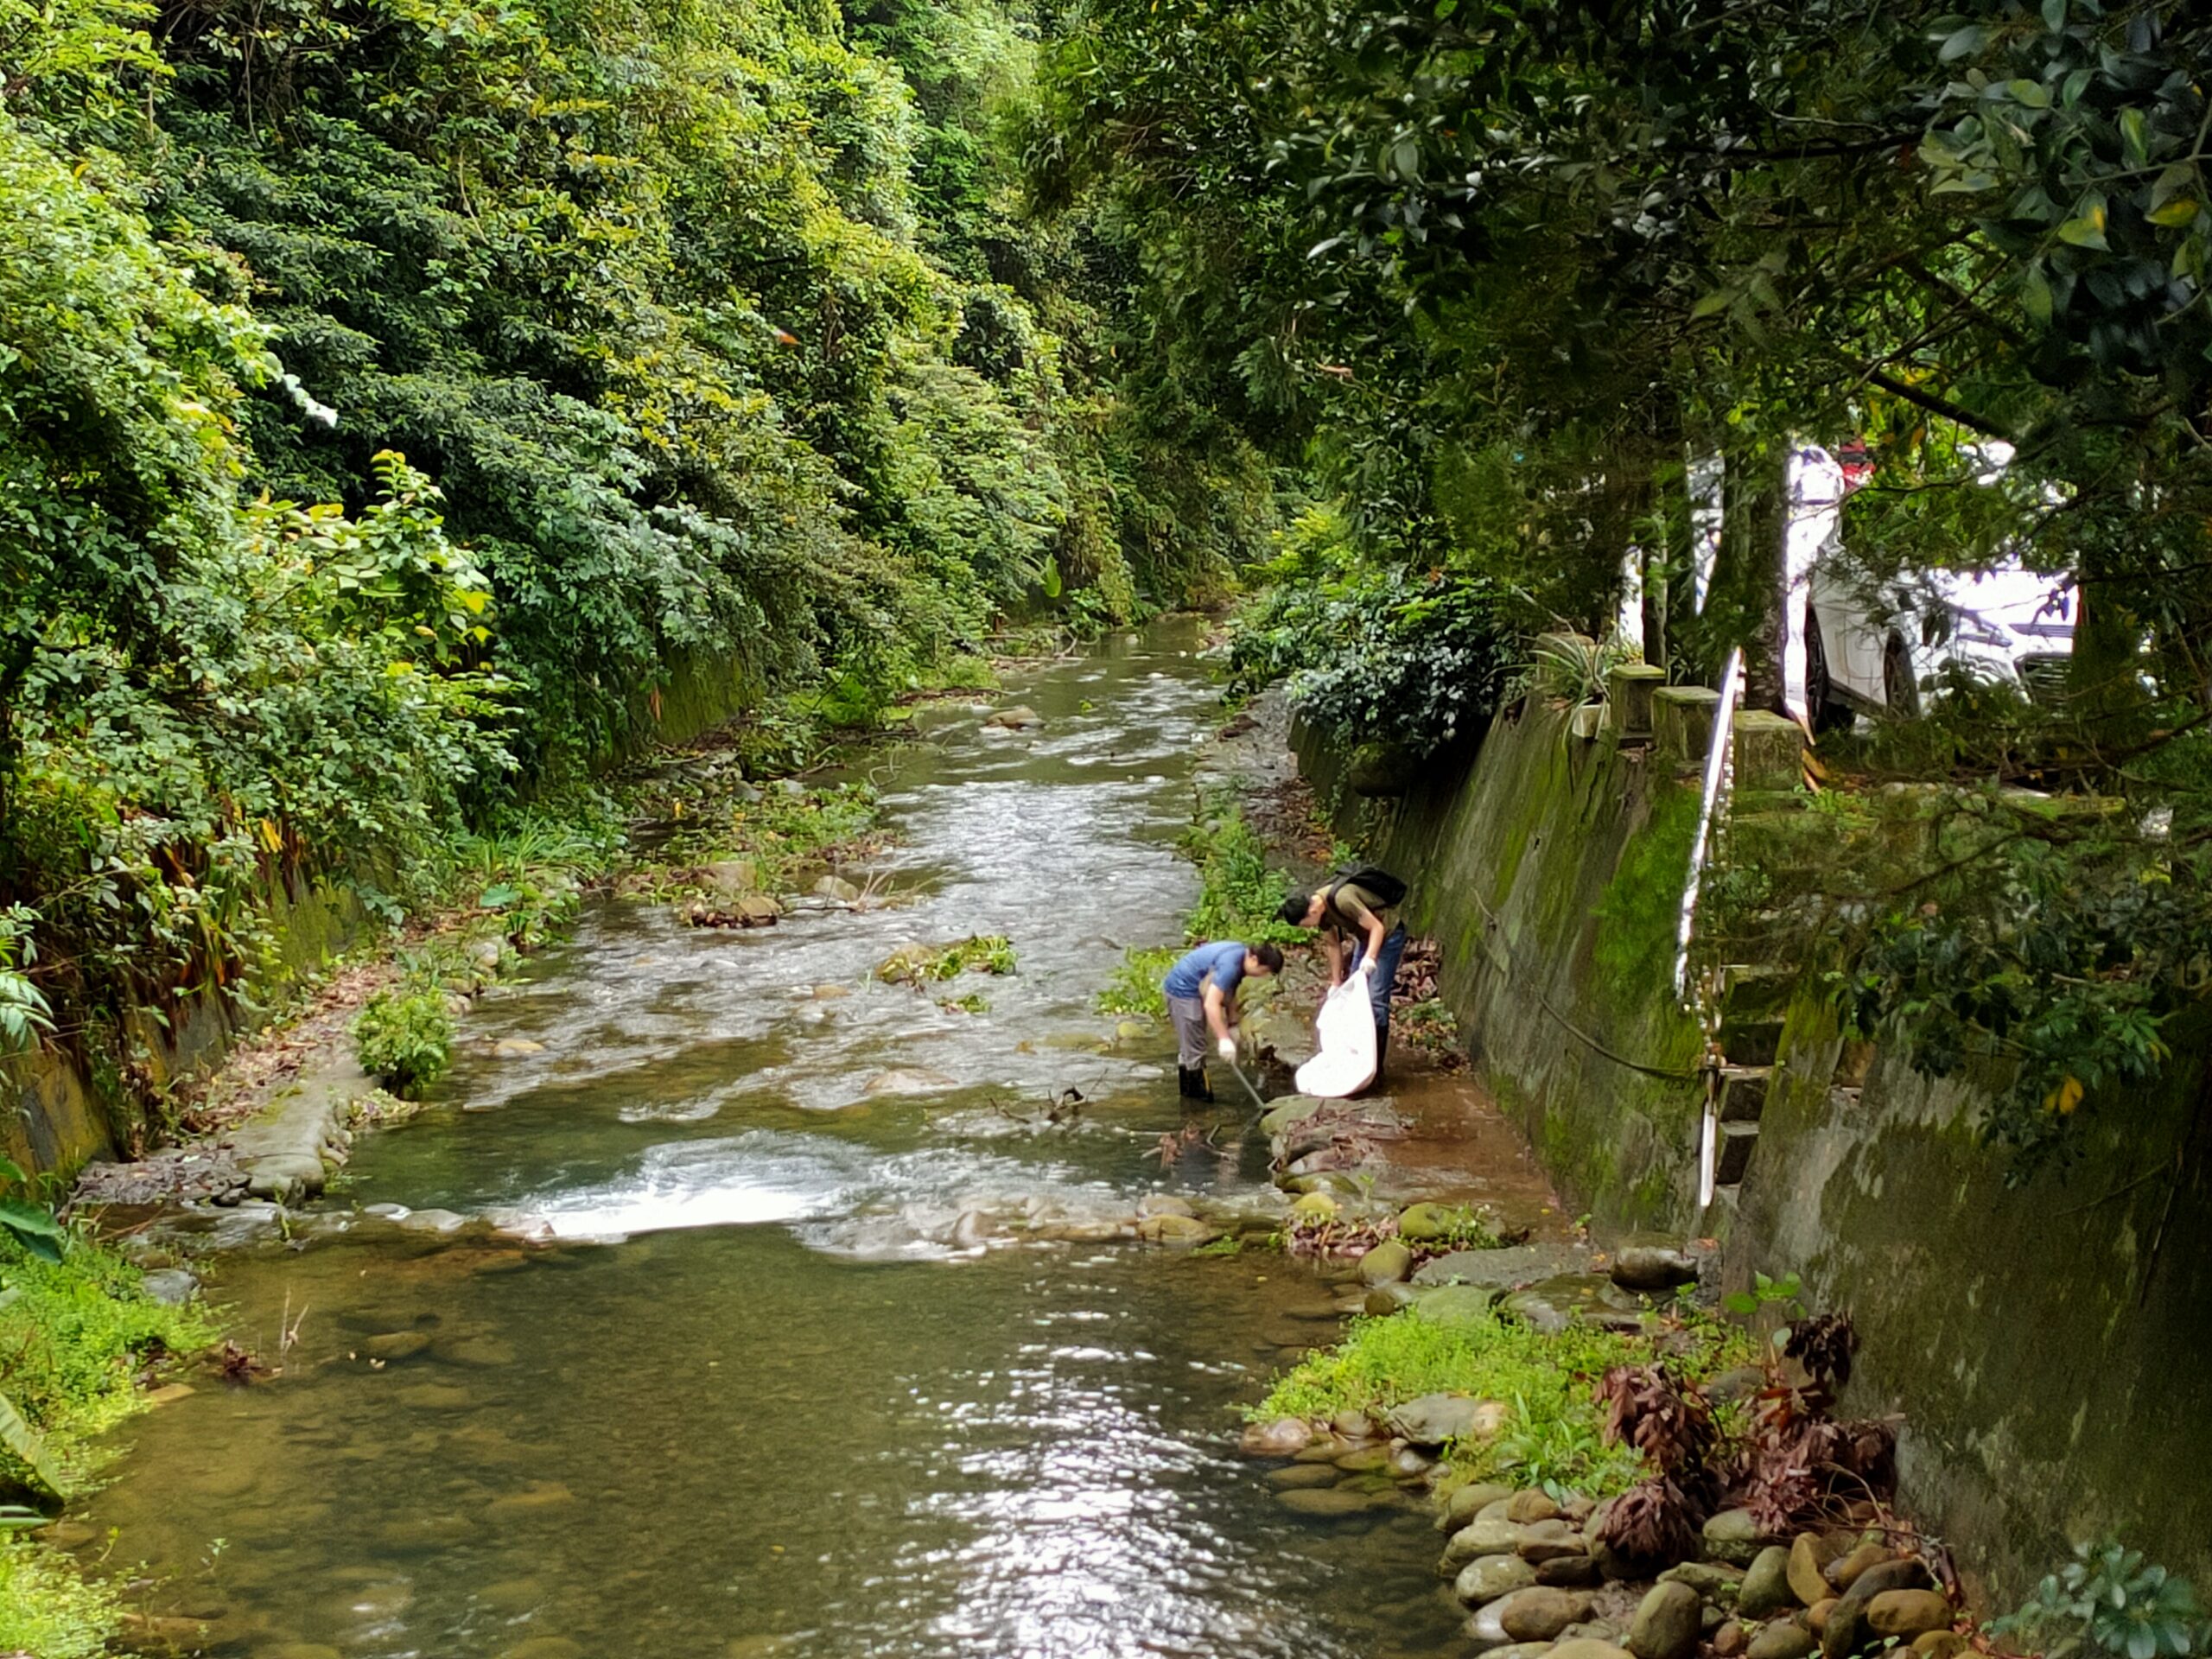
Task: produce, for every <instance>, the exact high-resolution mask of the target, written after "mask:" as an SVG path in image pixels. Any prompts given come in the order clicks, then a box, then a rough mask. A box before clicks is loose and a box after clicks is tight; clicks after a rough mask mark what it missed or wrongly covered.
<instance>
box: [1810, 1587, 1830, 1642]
mask: <svg viewBox="0 0 2212 1659" xmlns="http://www.w3.org/2000/svg"><path fill="white" fill-rule="evenodd" d="M1835 1605H1836V1598H1835V1597H1834V1596H1826V1597H1823V1598H1822V1599H1820V1600H1819V1601H1816V1602H1815V1603H1814V1604H1813V1605H1811V1606H1809V1607H1808V1608H1807V1609H1806V1610H1805V1628H1806V1629H1807V1630H1810V1631H1811V1632H1812V1633H1813V1634H1814V1635H1815V1636H1816V1637H1824V1636H1826V1635H1827V1629H1828V1615H1829V1614H1830V1613H1833V1612H1834V1611H1835Z"/></svg>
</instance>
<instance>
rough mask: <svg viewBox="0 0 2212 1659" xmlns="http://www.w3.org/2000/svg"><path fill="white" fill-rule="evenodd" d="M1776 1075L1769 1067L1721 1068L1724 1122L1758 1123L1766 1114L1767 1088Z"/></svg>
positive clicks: (1733, 1066)
mask: <svg viewBox="0 0 2212 1659" xmlns="http://www.w3.org/2000/svg"><path fill="white" fill-rule="evenodd" d="M1773 1075H1774V1068H1773V1067H1772V1066H1768V1065H1724V1066H1722V1067H1721V1068H1720V1095H1719V1108H1720V1121H1721V1122H1723V1123H1756V1122H1758V1121H1759V1116H1760V1114H1761V1113H1763V1112H1764V1111H1765V1110H1766V1086H1767V1084H1768V1082H1769V1081H1770V1079H1771V1078H1772V1077H1773Z"/></svg>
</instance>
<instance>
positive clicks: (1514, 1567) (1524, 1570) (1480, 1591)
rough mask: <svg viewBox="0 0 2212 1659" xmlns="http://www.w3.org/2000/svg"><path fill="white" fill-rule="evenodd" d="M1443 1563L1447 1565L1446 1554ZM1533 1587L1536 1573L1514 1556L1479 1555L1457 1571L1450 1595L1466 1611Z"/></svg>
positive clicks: (1448, 1556)
mask: <svg viewBox="0 0 2212 1659" xmlns="http://www.w3.org/2000/svg"><path fill="white" fill-rule="evenodd" d="M1444 1559H1445V1560H1446V1562H1447V1563H1449V1561H1450V1560H1451V1559H1452V1557H1451V1555H1450V1554H1449V1552H1447V1553H1446V1555H1445V1558H1444ZM1535 1586H1536V1569H1535V1567H1531V1566H1529V1563H1528V1562H1526V1561H1524V1560H1522V1559H1521V1558H1520V1557H1519V1556H1518V1555H1482V1556H1478V1557H1477V1558H1476V1559H1474V1560H1471V1561H1469V1562H1468V1563H1467V1564H1466V1566H1465V1567H1461V1568H1460V1569H1459V1574H1458V1576H1457V1577H1455V1578H1454V1579H1453V1580H1452V1593H1453V1594H1454V1595H1456V1596H1458V1597H1459V1599H1460V1600H1462V1601H1464V1602H1465V1603H1466V1604H1467V1605H1469V1606H1470V1607H1479V1606H1481V1605H1483V1604H1484V1602H1489V1601H1496V1600H1497V1599H1498V1598H1499V1597H1500V1596H1510V1595H1511V1594H1512V1593H1513V1592H1515V1591H1516V1590H1533V1589H1534V1588H1535Z"/></svg>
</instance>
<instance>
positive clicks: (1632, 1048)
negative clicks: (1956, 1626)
mask: <svg viewBox="0 0 2212 1659" xmlns="http://www.w3.org/2000/svg"><path fill="white" fill-rule="evenodd" d="M1294 741H1295V743H1296V746H1297V747H1298V749H1299V752H1300V759H1301V761H1302V763H1303V764H1304V765H1305V766H1306V772H1307V774H1308V776H1309V777H1310V778H1312V779H1313V781H1314V782H1315V784H1316V785H1317V787H1318V789H1319V791H1320V793H1321V794H1322V796H1323V798H1324V799H1325V800H1326V801H1329V802H1331V803H1332V805H1333V810H1334V816H1335V818H1336V821H1337V828H1338V832H1339V833H1340V834H1343V835H1345V836H1347V837H1348V838H1350V839H1351V840H1352V841H1353V842H1355V844H1357V846H1358V847H1359V849H1360V851H1361V853H1362V855H1363V856H1367V857H1371V858H1373V859H1374V860H1375V861H1376V862H1378V863H1381V864H1383V865H1384V866H1386V867H1388V868H1391V869H1393V870H1395V871H1396V872H1397V873H1398V874H1402V875H1403V876H1405V877H1406V878H1407V879H1408V880H1409V881H1410V882H1411V883H1412V884H1413V885H1412V892H1411V893H1410V894H1409V895H1408V900H1407V905H1406V913H1407V919H1408V924H1409V925H1411V926H1412V927H1413V928H1414V930H1416V931H1426V932H1428V933H1430V934H1433V936H1434V937H1435V938H1436V939H1437V940H1438V942H1439V943H1440V945H1441V947H1442V950H1443V958H1444V959H1443V966H1442V969H1441V973H1440V994H1441V995H1443V997H1444V998H1445V1000H1446V1001H1447V1003H1448V1004H1449V1005H1450V1006H1451V1007H1452V1011H1453V1013H1454V1014H1455V1015H1456V1016H1457V1017H1458V1019H1459V1023H1460V1028H1461V1031H1462V1033H1463V1035H1464V1037H1465V1040H1466V1043H1467V1046H1468V1048H1469V1052H1470V1053H1471V1056H1472V1057H1473V1058H1474V1059H1475V1061H1476V1063H1477V1065H1478V1069H1479V1073H1480V1075H1481V1077H1483V1079H1484V1081H1485V1082H1486V1083H1487V1084H1489V1086H1490V1087H1491V1090H1493V1091H1494V1092H1495V1094H1496V1095H1497V1098H1498V1100H1499V1102H1500V1103H1501V1104H1502V1105H1503V1107H1504V1108H1505V1109H1506V1110H1507V1112H1508V1113H1509V1115H1510V1116H1512V1117H1514V1118H1515V1119H1516V1120H1517V1121H1518V1122H1519V1123H1520V1124H1521V1126H1522V1128H1523V1129H1524V1130H1525V1131H1526V1132H1527V1134H1528V1135H1529V1140H1530V1141H1531V1142H1532V1143H1533V1144H1534V1146H1535V1149H1536V1151H1537V1153H1538V1154H1539V1155H1540V1156H1541V1159H1542V1160H1543V1163H1544V1166H1545V1167H1546V1169H1547V1171H1548V1173H1550V1174H1551V1176H1552V1177H1553V1179H1554V1180H1555V1181H1556V1182H1557V1183H1558V1185H1559V1186H1560V1189H1561V1196H1562V1197H1563V1198H1565V1199H1566V1200H1567V1203H1569V1204H1570V1205H1573V1206H1575V1207H1576V1208H1578V1209H1583V1210H1587V1211H1590V1212H1591V1215H1592V1221H1593V1224H1594V1225H1596V1226H1597V1227H1598V1228H1599V1230H1600V1232H1601V1234H1602V1233H1605V1232H1608V1231H1614V1230H1621V1229H1625V1228H1630V1227H1645V1226H1649V1227H1658V1228H1666V1229H1669V1230H1675V1231H1676V1232H1679V1233H1688V1232H1691V1231H1693V1230H1694V1231H1695V1232H1697V1233H1699V1234H1701V1235H1704V1234H1711V1235H1718V1236H1720V1237H1721V1238H1722V1240H1723V1251H1722V1271H1723V1275H1724V1279H1725V1280H1726V1281H1727V1282H1728V1283H1729V1284H1730V1285H1731V1286H1732V1287H1742V1286H1744V1285H1746V1284H1748V1283H1749V1281H1750V1280H1751V1274H1753V1273H1754V1272H1763V1273H1765V1274H1770V1275H1772V1276H1775V1277H1780V1276H1782V1275H1784V1274H1790V1273H1796V1274H1798V1275H1800V1277H1801V1279H1802V1282H1803V1285H1804V1299H1805V1300H1806V1301H1807V1303H1808V1305H1810V1306H1815V1307H1817V1308H1822V1309H1840V1310H1842V1311H1846V1312H1847V1313H1850V1314H1851V1316H1852V1318H1853V1320H1854V1322H1855V1323H1856V1325H1857V1326H1858V1329H1859V1333H1860V1337H1861V1339H1862V1347H1861V1351H1860V1357H1859V1367H1858V1370H1857V1372H1856V1374H1855V1376H1854V1377H1853V1382H1852V1384H1851V1389H1850V1392H1849V1395H1848V1397H1847V1401H1846V1406H1847V1408H1848V1409H1851V1410H1853V1411H1855V1412H1858V1413H1860V1414H1891V1413H1896V1414H1899V1415H1900V1418H1901V1440H1900V1446H1899V1465H1900V1470H1901V1475H1902V1480H1903V1498H1904V1507H1905V1509H1906V1510H1907V1512H1908V1513H1909V1514H1910V1515H1912V1516H1915V1517H1916V1518H1917V1519H1918V1520H1919V1521H1921V1522H1922V1523H1923V1524H1924V1525H1926V1526H1927V1527H1929V1529H1931V1530H1932V1531H1933V1532H1934V1533H1935V1534H1936V1535H1938V1536H1939V1537H1941V1538H1942V1540H1943V1541H1945V1542H1947V1543H1948V1544H1949V1545H1951V1546H1952V1548H1954V1550H1955V1552H1956V1555H1957V1558H1958V1560H1959V1563H1960V1565H1961V1568H1962V1570H1963V1571H1964V1572H1965V1573H1966V1575H1967V1580H1968V1583H1969V1586H1970V1587H1971V1588H1973V1589H1974V1590H1975V1591H1976V1592H1977V1595H1978V1599H1979V1600H1980V1605H1983V1606H1985V1607H1997V1608H2001V1607H2004V1606H2007V1605H2012V1604H2013V1603H2015V1602H2017V1601H2018V1599H2019V1598H2020V1596H2021V1595H2022V1594H2023V1593H2024V1592H2025V1590H2026V1589H2028V1588H2029V1587H2030V1586H2031V1585H2032V1583H2033V1582H2034V1580H2035V1579H2036V1578H2037V1577H2038V1576H2039V1575H2040V1574H2041V1573H2044V1572H2045V1571H2047V1570H2049V1568H2050V1567H2051V1565H2052V1564H2053V1563H2054V1562H2056V1560H2059V1559H2061V1558H2063V1556H2064V1554H2066V1552H2067V1550H2068V1548H2069V1546H2070V1544H2071V1543H2072V1542H2074V1541H2077V1540H2082V1539H2090V1538H2096V1537H2101V1536H2103V1535H2120V1536H2122V1537H2124V1538H2126V1540H2127V1541H2129V1542H2130V1543H2131V1544H2133V1545H2134V1546H2136V1547H2137V1548H2141V1549H2143V1550H2145V1552H2146V1553H2147V1554H2149V1555H2150V1556H2151V1557H2152V1558H2153V1559H2156V1560H2164V1561H2166V1562H2168V1563H2169V1564H2170V1565H2171V1566H2172V1567H2175V1568H2176V1569H2177V1570H2180V1571H2183V1572H2187V1573H2190V1575H2191V1576H2193V1577H2194V1578H2195V1579H2196V1581H2197V1583H2198V1584H2199V1585H2200V1586H2206V1587H2212V1475H2209V1474H2208V1473H2207V1472H2206V1471H2208V1470H2212V1371H2208V1366H2207V1360H2208V1358H2212V1123H2208V1122H2207V1121H2206V1120H2207V1118H2208V1116H2212V1103H2208V1090H2212V1061H2209V1060H2208V1058H2207V1056H2208V1052H2212V1046H2208V1044H2207V1042H2206V1041H2205V1040H2204V1033H2190V1034H2189V1035H2187V1036H2185V1037H2182V1038H2178V1039H2177V1042H2176V1048H2177V1060H2176V1063H2175V1064H2174V1065H2172V1066H2171V1068H2170V1069H2169V1071H2168V1073H2167V1078H2166V1081H2165V1083H2164V1084H2163V1085H2162V1086H2161V1087H2160V1088H2159V1089H2158V1090H2155V1091H2143V1092H2139V1093H2138V1094H2136V1095H2134V1096H2129V1097H2127V1098H2125V1099H2120V1098H2112V1099H2099V1098H2097V1097H2095V1096H2092V1097H2091V1098H2090V1099H2089V1100H2088V1102H2086V1103H2084V1104H2083V1106H2082V1109H2081V1112H2082V1123H2081V1125H2080V1128H2081V1130H2082V1133H2081V1134H2080V1135H2078V1136H2077V1137H2076V1142H2077V1145H2076V1153H2077V1155H2076V1156H2075V1159H2074V1160H2073V1162H2072V1164H2071V1165H2070V1166H2069V1168H2068V1169H2067V1170H2065V1171H2063V1172H2060V1171H2058V1170H2056V1169H2053V1170H2047V1171H2044V1172H2042V1173H2037V1175H2035V1176H2034V1177H2033V1178H2032V1179H2026V1180H2024V1181H2023V1180H2018V1179H2008V1173H2009V1166H2008V1163H2007V1160H2006V1158H2005V1154H2004V1153H2003V1152H2002V1151H2001V1150H2000V1149H1998V1148H1994V1147H1990V1146H1987V1145H1986V1144H1984V1143H1983V1142H1982V1141H1980V1138H1979V1137H1978V1136H1977V1135H1976V1132H1975V1129H1976V1124H1977V1122H1979V1119H1980V1110H1981V1100H1982V1096H1980V1094H1978V1093H1977V1091H1976V1090H1975V1089H1974V1088H1973V1087H1972V1086H1970V1085H1968V1084H1962V1083H1957V1082H1944V1083H1938V1082H1935V1081H1932V1080H1930V1079H1929V1078H1926V1077H1921V1076H1920V1075H1919V1074H1917V1073H1916V1072H1915V1071H1913V1069H1912V1067H1911V1065H1910V1063H1909V1060H1908V1059H1907V1058H1906V1057H1904V1056H1903V1055H1900V1054H1897V1053H1890V1052H1878V1053H1877V1054H1876V1055H1875V1057H1874V1060H1873V1065H1872V1070H1871V1071H1868V1072H1866V1074H1865V1077H1864V1081H1863V1083H1862V1084H1859V1085H1858V1086H1852V1087H1844V1086H1839V1084H1838V1062H1839V1058H1840V1054H1841V1052H1842V1048H1843V1044H1842V1042H1841V1039H1840V1036H1839V1034H1838V1032H1837V1027H1836V1021H1835V1018H1834V1014H1832V1013H1830V1012H1829V1011H1828V1010H1827V1008H1826V1007H1824V1006H1823V1005H1822V1004H1821V1002H1820V1001H1818V1000H1817V999H1814V998H1801V999H1800V1000H1799V1001H1797V1002H1796V1003H1794V1004H1792V1005H1791V1006H1790V1007H1789V1011H1788V1017H1787V1019H1786V1020H1785V1022H1784V1025H1783V1036H1782V1039H1781V1040H1782V1049H1781V1057H1780V1058H1781V1063H1780V1065H1778V1067H1777V1071H1776V1073H1775V1075H1774V1077H1773V1078H1772V1080H1771V1084H1770V1088H1769V1090H1768V1095H1767V1103H1766V1105H1765V1108H1764V1114H1763V1116H1762V1117H1761V1119H1760V1124H1759V1135H1758V1143H1757V1146H1756V1147H1755V1149H1754V1150H1753V1152H1752V1154H1751V1164H1750V1166H1749V1169H1748V1170H1747V1172H1746V1173H1745V1177H1744V1179H1743V1182H1742V1184H1741V1185H1740V1187H1739V1188H1738V1189H1737V1192H1736V1194H1735V1198H1734V1202H1733V1205H1732V1207H1730V1206H1726V1205H1719V1206H1716V1207H1715V1208H1713V1210H1711V1211H1707V1212H1705V1213H1703V1214H1700V1212H1699V1211H1698V1209H1697V1205H1696V1196H1697V1195H1696V1191H1695V1186H1694V1182H1695V1179H1696V1169H1697V1146H1698V1135H1699V1128H1700V1118H1701V1114H1702V1109H1703V1103H1704V1097H1705V1096H1704V1090H1703V1088H1702V1086H1701V1085H1700V1084H1698V1083H1695V1082H1693V1081H1690V1080H1688V1078H1687V1077H1684V1076H1682V1075H1681V1074H1684V1073H1688V1072H1691V1071H1694V1069H1695V1068H1696V1067H1697V1065H1698V1064H1699V1062H1700V1058H1701V1056H1700V1049H1701V1039H1700V1033H1699V1031H1698V1029H1697V1027H1695V1026H1694V1024H1693V1023H1692V1021H1691V1020H1689V1019H1688V1018H1687V1017H1686V1016H1685V1015H1683V1014H1681V1012H1680V1011H1679V1009H1678V1008H1677V1007H1676V1006H1675V999H1674V997H1673V995H1672V988H1671V984H1670V980H1671V976H1672V965H1673V964H1672V956H1673V950H1674V939H1675V926H1676V917H1677V913H1678V906H1679V904H1680V901H1681V886H1682V880H1683V876H1684V873H1685V871H1686V869H1687V867H1688V842H1689V838H1690V835H1691V833H1692V830H1693V829H1694V818H1695V812H1696V786H1695V784H1694V782H1693V781H1692V780H1691V779H1689V778H1688V776H1687V775H1686V774H1685V773H1684V772H1683V771H1681V770H1679V769H1677V768H1676V767H1675V766H1670V765H1669V764H1668V763H1667V762H1665V761H1664V760H1662V759H1661V756H1662V753H1665V751H1664V750H1662V749H1661V748H1658V747H1643V746H1640V745H1637V744H1633V743H1631V744H1627V745H1618V744H1616V743H1615V742H1613V741H1611V740H1610V739H1608V738H1605V737H1602V736H1601V737H1599V739H1597V740H1595V741H1586V740H1583V739H1580V738H1577V737H1574V736H1573V735H1571V734H1569V732H1568V731H1567V715H1566V714H1565V713H1564V712H1563V711H1556V710H1551V709H1544V708H1541V707H1531V708H1529V709H1526V710H1525V711H1523V712H1522V713H1521V714H1519V715H1517V716H1511V717H1504V718H1501V719H1500V720H1498V721H1497V722H1495V723H1494V724H1493V725H1492V727H1491V729H1490V731H1489V732H1488V734H1486V735H1485V736H1484V739H1483V740H1482V741H1481V744H1480V747H1479V750H1478V751H1477V752H1473V753H1466V754H1462V755H1459V756H1456V757H1445V758H1443V759H1442V760H1439V761H1437V762H1434V763H1432V764H1430V765H1428V766H1425V767H1423V768H1420V769H1418V775H1417V776H1414V778H1413V779H1411V781H1410V782H1409V784H1408V788H1407V791H1406V792H1405V793H1404V794H1403V795H1402V796H1398V797H1395V798H1389V799H1382V800H1363V799H1361V798H1358V797H1357V796H1356V795H1355V794H1354V793H1353V792H1352V791H1351V790H1350V788H1349V786H1348V785H1347V783H1346V782H1345V778H1346V771H1347V769H1346V767H1345V766H1344V761H1343V760H1342V758H1341V757H1339V756H1338V755H1335V754H1333V753H1332V752H1331V751H1330V750H1329V748H1328V747H1327V746H1326V745H1325V744H1323V743H1321V742H1319V741H1317V740H1316V739H1315V738H1314V737H1313V734H1310V733H1306V732H1303V731H1300V732H1296V733H1295V734H1294ZM1763 810H1765V811H1766V812H1767V813H1768V814H1769V816H1771V814H1772V813H1773V812H1777V811H1781V810H1784V808H1783V806H1780V805H1777V804H1775V803H1774V802H1771V801H1769V802H1766V803H1764V807H1763ZM1787 810H1789V811H1790V812H1791V813H1792V814H1793V817H1796V818H1801V819H1802V829H1803V830H1804V834H1800V835H1797V836H1796V837H1795V841H1796V842H1798V843H1802V841H1803V840H1804V838H1805V835H1806V834H1809V835H1815V836H1817V834H1819V833H1820V832H1821V822H1823V821H1817V820H1815V819H1814V818H1813V817H1812V815H1810V814H1808V813H1804V812H1803V811H1802V808H1800V807H1796V806H1795V805H1791V806H1789V807H1788V809H1787ZM1799 850H1800V851H1801V852H1802V851H1803V850H1804V849H1803V848H1802V845H1801V846H1800V847H1799ZM1834 855H1835V856H1844V855H1847V854H1846V853H1845V850H1844V849H1841V848H1840V847H1839V848H1838V849H1835V853H1834ZM1631 1063H1632V1064H1631ZM1639 1066H1640V1067H1643V1068H1647V1069H1644V1070H1639V1069H1637V1067H1639ZM1653 1071H1659V1072H1670V1073H1675V1074H1676V1075H1673V1076H1653V1075H1651V1073H1652V1072H1653Z"/></svg>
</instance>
